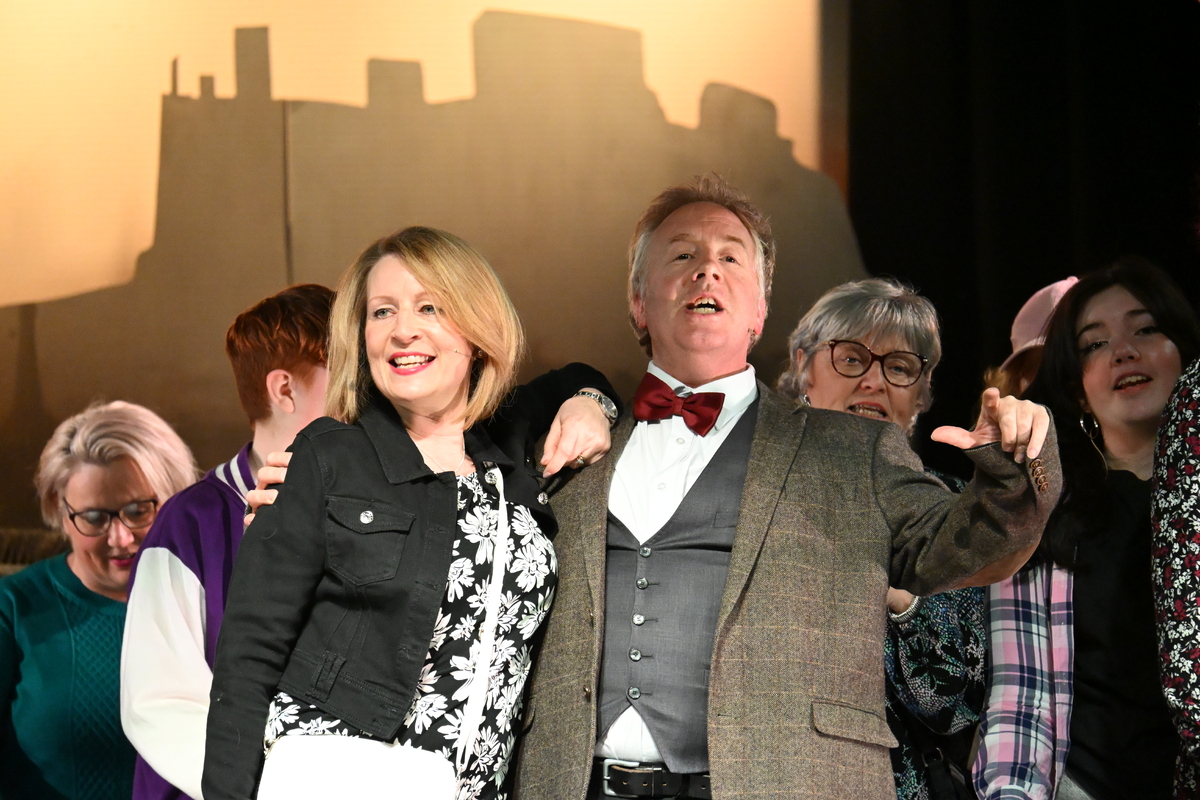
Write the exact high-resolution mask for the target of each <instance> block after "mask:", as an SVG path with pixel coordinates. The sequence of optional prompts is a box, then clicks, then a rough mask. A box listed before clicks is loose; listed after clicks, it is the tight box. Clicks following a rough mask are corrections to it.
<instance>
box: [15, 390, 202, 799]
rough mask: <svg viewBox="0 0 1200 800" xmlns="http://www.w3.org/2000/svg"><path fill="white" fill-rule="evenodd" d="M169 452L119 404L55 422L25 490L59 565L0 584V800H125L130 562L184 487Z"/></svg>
mask: <svg viewBox="0 0 1200 800" xmlns="http://www.w3.org/2000/svg"><path fill="white" fill-rule="evenodd" d="M196 477H197V471H196V463H195V461H194V460H193V458H192V453H191V451H190V450H189V449H188V447H187V445H185V444H184V443H183V440H182V439H180V438H179V436H178V435H177V434H176V433H175V431H173V430H172V429H171V426H170V425H168V424H167V423H166V422H164V421H163V420H162V419H161V418H160V417H159V416H158V415H156V414H155V413H153V412H152V411H150V410H148V409H146V408H143V407H142V406H138V405H134V404H132V403H123V402H119V401H118V402H113V403H108V404H104V405H94V406H92V407H90V408H88V409H87V410H86V411H83V412H82V413H80V414H76V415H75V416H73V417H71V418H70V419H68V420H66V421H65V422H63V423H62V424H61V425H59V426H58V428H57V429H56V430H55V431H54V435H53V436H51V437H50V441H49V442H47V444H46V447H45V449H44V450H43V451H42V457H41V461H40V463H39V465H38V472H37V476H36V478H35V483H36V485H37V489H38V495H39V498H40V500H41V506H42V518H43V519H44V520H45V522H46V524H47V525H48V526H50V527H51V528H55V529H57V530H59V531H61V532H62V534H63V535H64V536H65V537H66V538H67V539H68V540H69V541H70V543H71V549H70V551H69V552H68V553H66V554H64V555H61V556H58V557H56V558H51V559H47V560H45V561H40V562H38V563H36V564H33V565H31V566H28V567H26V568H25V569H24V570H22V571H20V572H18V573H16V574H14V575H10V576H9V577H7V578H4V579H3V580H0V698H2V701H0V702H2V705H0V798H5V800H13V799H14V798H22V799H23V798H30V799H31V800H33V799H34V798H36V800H45V798H63V797H65V798H71V799H72V800H75V799H76V798H79V799H80V800H82V799H83V798H89V799H90V798H96V799H97V800H110V799H111V800H128V798H129V796H130V794H131V793H132V791H133V765H134V758H135V756H136V754H135V753H134V750H133V746H132V745H130V744H129V742H128V741H127V740H126V738H125V735H124V734H123V733H122V732H121V711H120V678H119V672H120V661H121V635H122V633H123V631H124V627H125V599H126V592H127V590H128V586H129V575H130V570H131V569H132V568H133V560H134V556H136V555H137V551H138V546H139V544H140V543H141V541H142V538H143V537H144V536H145V535H146V532H147V531H148V530H149V529H150V525H151V523H153V522H154V516H155V514H156V513H157V512H158V508H159V507H160V506H161V505H162V503H163V502H165V501H166V500H167V498H169V497H171V495H173V494H175V493H176V492H178V491H179V490H180V489H183V488H184V487H186V486H188V485H189V484H191V483H192V482H193V481H195V480H196Z"/></svg>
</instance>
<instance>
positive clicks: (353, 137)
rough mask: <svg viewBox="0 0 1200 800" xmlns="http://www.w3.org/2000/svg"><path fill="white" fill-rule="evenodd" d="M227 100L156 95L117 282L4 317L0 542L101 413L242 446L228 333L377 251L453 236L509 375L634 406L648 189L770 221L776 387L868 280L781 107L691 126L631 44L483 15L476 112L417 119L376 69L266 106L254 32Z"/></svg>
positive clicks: (729, 106)
mask: <svg viewBox="0 0 1200 800" xmlns="http://www.w3.org/2000/svg"><path fill="white" fill-rule="evenodd" d="M235 45H236V81H237V92H236V96H235V97H232V98H228V99H225V98H217V97H216V96H214V91H213V81H212V78H211V77H202V78H201V79H200V87H199V94H198V96H194V97H192V96H187V95H184V94H181V93H180V90H179V87H178V85H177V82H174V81H173V85H172V91H171V93H170V94H169V95H166V96H164V97H163V100H162V139H161V142H162V144H161V153H160V168H159V183H158V200H157V203H158V206H157V222H156V228H155V238H154V244H153V246H152V247H151V248H150V249H149V250H147V251H146V252H144V253H142V255H141V256H140V257H139V258H138V262H137V271H136V276H135V278H134V279H133V280H132V281H131V282H130V283H129V284H127V285H124V286H120V287H115V288H109V289H104V290H101V291H97V292H91V293H88V294H85V295H80V296H76V297H71V298H68V299H64V300H57V301H53V302H48V303H42V304H37V305H27V306H21V307H10V308H7V309H0V331H6V332H7V334H8V336H7V340H8V342H9V346H7V347H6V348H5V352H4V353H3V354H0V376H2V378H3V380H2V382H3V384H4V385H5V386H7V387H8V391H7V392H6V393H8V392H11V395H10V396H9V397H8V398H5V399H6V400H7V402H6V403H5V404H4V405H0V410H4V411H5V413H4V417H3V419H4V421H3V426H2V427H0V447H3V448H4V453H5V457H4V459H3V460H2V461H0V463H2V464H3V466H2V467H0V526H5V525H9V526H21V525H33V524H37V523H38V515H37V509H36V503H35V501H34V496H33V490H32V487H31V483H30V479H31V476H32V474H33V469H34V465H35V463H36V459H37V455H38V453H39V452H40V450H41V447H42V446H43V444H44V443H45V441H46V439H47V438H48V436H49V435H50V433H51V431H52V430H53V426H54V425H55V424H56V423H57V422H58V421H60V420H61V419H63V418H65V417H67V416H69V415H70V414H73V413H75V412H77V411H79V410H80V409H82V408H83V407H84V406H86V405H87V404H88V403H89V402H91V401H93V400H96V399H106V400H107V399H118V398H120V399H126V400H131V401H134V402H138V403H142V404H145V405H147V406H149V407H150V408H153V409H154V410H156V411H158V412H159V413H160V414H162V415H163V416H164V417H165V418H166V419H167V420H168V421H169V422H171V423H172V424H173V425H174V426H175V427H176V429H177V430H178V431H179V432H180V434H181V435H182V436H183V437H184V439H185V440H186V441H187V442H188V443H189V444H190V445H191V446H192V448H193V449H194V450H195V452H196V455H197V458H198V460H199V461H200V464H201V466H203V467H205V468H208V467H211V466H213V465H214V464H216V463H218V462H219V461H222V460H224V459H227V458H228V457H229V456H230V454H232V453H233V452H234V451H236V450H237V448H239V447H240V446H241V445H242V444H243V443H244V442H245V440H246V439H247V438H248V435H249V432H248V428H247V426H246V421H245V418H244V416H243V414H242V412H241V409H240V408H239V406H238V403H237V395H236V392H235V390H234V386H233V381H232V376H231V373H230V369H229V366H228V362H227V361H226V359H225V354H224V334H225V330H226V328H227V327H228V326H229V324H230V322H231V321H232V320H233V318H234V317H235V316H236V315H237V314H238V313H239V312H240V311H242V310H243V309H245V308H247V307H249V306H250V305H252V304H253V303H254V302H256V301H257V300H259V299H261V298H262V297H265V296H267V295H269V294H272V293H274V292H276V291H278V290H279V289H281V288H283V287H285V286H287V285H289V284H292V283H300V282H316V283H324V284H326V285H329V286H336V284H337V280H338V278H339V276H340V274H341V273H342V271H343V270H344V269H345V268H346V266H348V265H349V264H350V262H351V261H352V260H353V259H354V258H355V256H356V255H357V254H358V253H359V252H360V251H361V250H362V248H363V247H364V246H365V245H366V244H368V243H369V242H371V241H372V240H374V239H376V238H378V237H380V236H383V235H385V234H387V233H389V232H391V231H393V230H396V229H398V228H401V227H404V226H407V225H415V224H421V225H432V226H434V227H439V228H444V229H446V230H449V231H452V232H454V233H456V234H458V235H460V236H462V237H463V238H465V239H466V240H467V241H469V242H470V243H471V244H473V245H474V246H475V247H477V248H478V249H479V250H480V251H481V252H483V253H484V255H486V256H487V258H488V259H489V260H490V261H491V263H492V264H493V266H494V267H495V268H496V270H497V272H498V273H499V274H500V276H501V278H502V279H503V280H504V283H505V286H506V287H507V288H508V291H509V292H510V294H511V295H512V298H513V301H514V302H515V304H516V306H517V309H518V311H519V312H520V314H521V317H522V319H523V321H524V323H525V327H526V330H527V332H528V334H529V341H530V346H531V348H530V349H531V358H530V359H529V361H528V363H527V364H526V366H525V369H524V373H523V374H524V375H526V376H530V375H534V374H537V373H539V372H541V371H543V370H545V369H548V368H550V367H554V366H557V365H561V364H562V363H565V362H567V361H572V360H583V361H587V362H589V363H591V364H593V365H594V366H596V367H598V368H599V369H601V370H603V371H605V372H606V373H607V374H608V375H609V376H610V378H611V379H612V381H613V383H614V384H615V385H616V386H617V387H618V389H620V390H621V391H625V392H627V391H632V388H633V386H634V385H635V383H636V381H637V380H638V379H639V377H640V374H641V371H642V370H643V368H644V363H645V356H644V355H643V354H642V352H641V351H640V349H639V348H638V347H637V343H636V341H635V337H634V335H633V333H632V331H631V329H630V328H629V327H628V324H627V322H626V320H627V309H626V301H625V279H626V248H627V246H628V242H629V236H630V233H631V232H632V229H633V224H634V222H635V221H636V219H637V217H638V215H639V214H640V213H641V211H642V210H643V209H644V208H645V206H646V204H647V203H648V202H649V200H650V199H651V198H652V197H654V195H656V194H657V193H658V192H659V191H660V190H661V189H663V188H665V187H666V186H669V185H671V184H674V183H678V182H681V181H684V180H686V179H688V178H689V177H690V176H692V175H695V174H699V173H705V172H710V171H713V172H717V173H720V174H721V175H723V176H725V177H726V178H727V179H729V180H730V181H731V182H732V183H734V184H735V185H737V186H739V187H740V188H741V189H743V190H744V191H746V192H747V193H748V194H749V195H750V197H751V198H752V199H753V200H754V201H755V202H756V203H758V204H759V205H760V206H761V207H762V208H764V209H765V210H766V211H767V212H768V213H769V214H770V216H771V220H772V224H773V226H774V229H775V232H776V235H777V237H778V240H779V263H778V267H777V270H776V276H775V287H774V295H773V301H772V304H771V306H772V314H771V316H770V317H769V318H768V320H767V326H766V330H765V332H764V336H763V340H762V342H761V343H760V344H759V345H758V347H757V348H756V349H755V351H754V353H753V354H752V359H751V360H752V361H753V362H754V364H755V366H756V367H757V368H758V370H759V372H760V375H761V376H762V377H763V378H764V379H767V380H770V379H773V377H774V375H775V374H776V373H777V372H778V369H779V367H780V365H781V363H782V361H783V359H784V357H785V354H786V349H785V345H786V337H787V333H788V332H789V330H790V327H791V326H792V325H793V324H794V323H795V321H796V319H797V317H798V315H799V314H800V312H802V311H803V310H804V309H806V308H807V307H808V306H809V305H810V304H811V302H812V301H813V300H814V299H816V297H818V296H819V295H820V294H821V293H822V292H824V291H825V290H826V289H828V288H829V287H830V286H832V285H834V284H836V283H840V282H842V281H845V280H852V279H855V278H860V277H865V272H864V270H863V267H862V264H861V260H860V257H859V254H858V248H857V245H856V243H855V240H854V235H853V232H852V230H851V227H850V222H849V219H848V217H847V215H846V212H845V208H844V205H843V202H842V198H841V196H840V194H839V192H838V190H837V189H836V187H835V185H834V184H833V182H832V181H831V180H829V179H828V178H827V177H825V176H824V175H822V174H820V173H817V172H814V171H812V170H809V169H807V168H805V167H804V166H802V165H800V164H799V163H797V162H796V160H795V159H794V157H793V155H792V148H791V143H790V142H789V141H787V140H785V139H781V138H780V137H779V136H778V134H777V132H776V130H777V129H776V119H775V107H774V105H773V104H772V103H771V102H770V101H769V100H767V99H765V98H762V97H759V96H756V95H753V94H749V93H747V92H744V91H742V90H739V89H737V88H734V87H732V86H726V85H720V84H710V85H708V86H707V87H706V88H705V91H704V93H703V97H702V99H701V108H700V123H699V126H698V127H697V128H696V129H695V130H693V129H689V128H685V127H682V126H678V125H673V124H671V123H669V122H667V120H666V118H665V117H664V115H663V112H662V109H661V108H660V107H659V105H658V102H657V100H656V98H655V96H654V94H653V93H652V92H651V91H650V89H649V88H647V86H646V85H645V82H644V79H643V72H642V43H641V36H640V34H639V33H638V32H637V31H633V30H628V29H623V28H616V27H611V26H606V25H599V24H593V23H586V22H578V21H572V20H565V19H557V18H550V17H542V16H532V15H525V14H514V13H507V12H497V11H489V12H486V13H484V14H483V15H482V16H480V18H479V19H478V20H477V21H476V23H475V26H474V53H475V73H476V75H475V79H476V87H477V91H476V95H475V97H473V98H471V99H468V100H461V101H455V102H448V103H441V104H436V105H431V104H427V103H426V102H425V101H424V97H423V80H422V74H421V65H420V64H419V63H417V62H408V61H384V60H371V61H369V62H368V64H367V81H368V102H367V105H366V106H365V107H356V106H350V105H342V104H337V103H325V102H310V101H300V100H275V99H273V98H272V96H271V77H270V59H269V48H268V32H267V29H266V28H244V29H238V30H237V31H236V33H235Z"/></svg>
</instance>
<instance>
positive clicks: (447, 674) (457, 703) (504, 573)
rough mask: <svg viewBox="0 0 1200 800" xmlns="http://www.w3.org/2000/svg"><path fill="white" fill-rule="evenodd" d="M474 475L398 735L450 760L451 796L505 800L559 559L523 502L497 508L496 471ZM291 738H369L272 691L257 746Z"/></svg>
mask: <svg viewBox="0 0 1200 800" xmlns="http://www.w3.org/2000/svg"><path fill="white" fill-rule="evenodd" d="M497 472H498V471H497ZM479 476H480V473H478V472H476V473H472V474H470V475H461V476H459V478H458V528H459V537H458V538H457V539H456V540H455V542H454V561H453V562H452V563H451V564H450V574H449V580H448V581H447V583H446V594H445V596H444V597H443V599H442V607H441V610H440V611H439V612H438V617H437V623H436V625H435V627H434V632H433V640H432V641H431V642H430V643H429V652H428V654H427V655H426V657H425V665H424V666H423V667H422V669H421V675H420V681H419V683H418V685H417V693H416V696H415V697H413V700H412V705H411V706H410V707H409V710H408V714H407V715H406V716H405V718H404V727H403V728H402V729H401V731H400V733H399V736H398V737H397V739H396V741H398V742H399V743H400V744H407V745H410V746H412V747H416V748H420V749H422V750H427V751H430V752H434V753H438V754H439V755H441V756H442V757H444V758H445V759H446V760H447V761H449V762H451V763H453V764H455V773H456V775H457V776H458V790H457V794H456V800H507V797H508V787H507V786H506V785H505V778H506V776H507V775H508V768H509V760H510V759H511V757H512V754H513V747H514V745H515V744H516V736H517V734H516V731H515V729H514V725H513V723H514V721H515V720H516V719H517V718H518V717H519V715H520V712H521V706H522V702H523V692H524V689H525V681H526V679H527V678H528V677H529V671H530V667H531V666H532V658H533V656H532V649H533V644H534V641H533V640H534V637H535V635H536V634H537V632H538V630H539V628H540V627H541V625H542V622H543V621H544V620H545V619H546V615H547V613H548V612H549V610H550V604H551V603H552V602H553V600H554V589H555V586H556V585H557V580H558V563H557V560H556V559H555V555H554V547H553V545H552V544H551V542H550V540H549V539H548V538H547V537H546V536H545V535H544V534H543V533H542V531H541V529H540V528H539V527H538V525H537V522H536V521H535V520H534V518H533V515H532V514H531V513H530V512H529V509H528V508H525V507H524V506H514V505H509V504H506V505H505V507H504V508H501V507H500V505H499V502H498V499H499V494H498V493H497V490H496V488H495V487H494V486H492V485H489V484H493V483H494V482H495V478H496V477H497V476H496V475H493V473H492V472H489V473H486V476H485V477H486V478H487V480H486V481H481V480H480V477H479ZM506 523H507V524H506ZM509 531H510V532H509ZM489 652H490V657H488V656H487V655H486V654H487V653H489ZM485 658H486V661H487V663H486V665H485V664H483V663H482V661H483V660H484V659H485ZM481 680H482V681H483V683H480V682H479V681H481ZM485 685H486V688H484V687H485ZM473 697H474V698H475V702H474V704H472V698H473ZM480 703H481V705H480ZM473 706H474V707H473ZM476 731H477V732H476ZM297 735H301V736H302V735H309V736H312V735H338V736H361V737H366V736H367V734H365V733H363V732H362V731H360V730H358V729H356V728H354V727H353V726H351V725H349V724H348V723H346V722H343V721H342V720H339V719H333V718H330V717H329V716H328V715H326V714H325V713H324V712H323V711H321V709H320V708H318V707H316V706H312V705H308V704H305V703H300V702H297V701H295V700H293V698H292V697H290V696H289V695H287V694H285V693H283V692H279V693H277V694H276V695H275V698H274V700H273V701H272V702H271V706H270V711H269V715H268V719H267V727H266V732H265V733H264V735H263V743H264V745H265V747H266V749H267V750H268V751H270V748H271V745H273V744H274V743H275V742H276V741H278V740H279V739H280V738H281V737H283V736H297ZM368 738H369V737H368Z"/></svg>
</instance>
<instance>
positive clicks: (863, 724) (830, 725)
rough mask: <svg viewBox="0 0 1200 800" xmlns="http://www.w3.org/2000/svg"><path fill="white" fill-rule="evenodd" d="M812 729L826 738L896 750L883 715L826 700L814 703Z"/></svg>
mask: <svg viewBox="0 0 1200 800" xmlns="http://www.w3.org/2000/svg"><path fill="white" fill-rule="evenodd" d="M812 713H813V727H815V728H816V729H817V730H818V731H820V732H821V733H824V734H826V735H827V736H837V737H838V738H840V739H852V740H854V741H856V742H866V743H867V744H877V745H879V746H881V747H897V746H898V744H899V743H898V742H897V741H896V737H895V736H893V735H892V731H891V729H890V728H889V727H888V724H887V720H886V719H884V717H883V716H882V715H881V714H876V713H875V712H873V711H867V710H865V709H862V708H856V707H854V706H848V705H846V704H844V703H835V702H830V701H826V700H813V704H812Z"/></svg>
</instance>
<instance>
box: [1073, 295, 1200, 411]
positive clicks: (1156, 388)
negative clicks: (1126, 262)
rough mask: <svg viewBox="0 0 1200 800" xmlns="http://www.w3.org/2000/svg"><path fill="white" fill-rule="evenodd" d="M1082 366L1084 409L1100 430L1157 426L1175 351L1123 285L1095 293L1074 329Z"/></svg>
mask: <svg viewBox="0 0 1200 800" xmlns="http://www.w3.org/2000/svg"><path fill="white" fill-rule="evenodd" d="M1075 335H1076V344H1077V345H1078V347H1079V353H1080V362H1081V363H1082V365H1083V378H1082V382H1083V393H1084V398H1083V400H1082V402H1081V406H1082V407H1083V410H1084V411H1086V412H1089V413H1091V414H1092V415H1093V416H1095V418H1096V421H1097V422H1098V423H1099V424H1100V430H1101V432H1103V431H1104V430H1105V429H1106V428H1109V429H1112V428H1113V427H1114V426H1122V427H1142V428H1146V429H1147V430H1149V429H1151V428H1156V427H1157V425H1158V418H1159V416H1160V415H1161V414H1162V410H1163V406H1165V405H1166V403H1167V398H1168V397H1170V395H1171V390H1172V389H1173V388H1174V386H1175V381H1176V380H1177V379H1178V378H1179V374H1180V372H1181V370H1182V366H1181V363H1180V356H1179V349H1178V348H1177V347H1176V346H1175V343H1174V342H1172V341H1171V340H1170V339H1169V338H1167V336H1166V334H1164V333H1163V332H1162V331H1160V330H1159V329H1158V326H1157V324H1156V322H1155V320H1154V317H1153V316H1152V315H1151V314H1150V312H1149V311H1147V310H1146V308H1145V306H1144V305H1143V304H1142V303H1141V301H1139V300H1138V299H1137V298H1136V297H1134V296H1133V295H1132V294H1130V292H1129V290H1128V289H1126V288H1125V287H1123V286H1119V285H1118V286H1112V287H1109V288H1108V289H1105V290H1104V291H1103V292H1100V293H1099V294H1097V295H1096V296H1095V297H1093V298H1092V299H1091V300H1089V301H1088V303H1087V305H1085V306H1084V307H1083V311H1082V312H1081V313H1080V315H1079V320H1078V321H1077V322H1076V325H1075Z"/></svg>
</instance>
